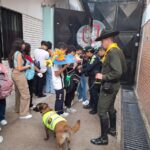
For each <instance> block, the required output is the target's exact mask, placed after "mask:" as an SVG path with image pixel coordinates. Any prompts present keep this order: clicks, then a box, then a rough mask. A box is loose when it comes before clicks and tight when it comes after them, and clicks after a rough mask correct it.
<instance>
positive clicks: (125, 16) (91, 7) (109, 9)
mask: <svg viewBox="0 0 150 150" xmlns="http://www.w3.org/2000/svg"><path fill="white" fill-rule="evenodd" d="M82 3H83V6H84V7H85V11H86V12H87V14H90V15H89V17H90V18H91V17H92V19H96V20H99V21H101V22H102V23H103V24H104V25H105V27H106V29H107V30H110V29H114V30H119V31H120V32H121V34H120V35H119V36H118V38H116V41H117V42H118V43H119V46H120V47H121V48H122V49H123V51H124V54H125V57H126V61H127V65H128V71H127V73H126V74H125V75H124V76H123V77H122V83H123V84H127V85H133V84H134V77H135V70H136V62H137V53H138V47H139V40H140V36H141V35H140V29H141V20H142V14H143V9H144V0H82Z"/></svg>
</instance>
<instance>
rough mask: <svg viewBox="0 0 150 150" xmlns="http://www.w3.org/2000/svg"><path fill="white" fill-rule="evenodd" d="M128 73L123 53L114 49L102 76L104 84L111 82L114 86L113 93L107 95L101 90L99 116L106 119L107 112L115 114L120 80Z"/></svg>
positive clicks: (106, 60)
mask: <svg viewBox="0 0 150 150" xmlns="http://www.w3.org/2000/svg"><path fill="white" fill-rule="evenodd" d="M125 71H126V62H125V58H124V55H123V52H122V50H121V49H119V48H112V49H111V50H110V51H109V52H108V54H107V56H106V58H105V61H104V62H103V67H102V74H103V79H102V81H103V83H105V82H110V83H111V85H112V89H113V91H112V93H106V92H105V91H103V89H101V92H100V98H99V102H98V114H99V115H100V116H101V117H104V118H105V117H106V115H107V112H114V111H115V109H114V102H115V99H116V95H117V93H118V91H119V88H120V78H121V75H122V74H123V72H125Z"/></svg>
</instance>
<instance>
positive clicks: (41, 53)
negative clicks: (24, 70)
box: [33, 49, 49, 73]
mask: <svg viewBox="0 0 150 150" xmlns="http://www.w3.org/2000/svg"><path fill="white" fill-rule="evenodd" d="M33 55H34V59H35V60H36V61H37V62H39V64H40V71H41V72H42V73H45V72H46V71H47V67H46V64H45V60H47V59H48V58H49V53H48V52H47V51H46V50H44V49H35V50H34V53H33Z"/></svg>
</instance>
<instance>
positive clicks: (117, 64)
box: [103, 51, 122, 80]
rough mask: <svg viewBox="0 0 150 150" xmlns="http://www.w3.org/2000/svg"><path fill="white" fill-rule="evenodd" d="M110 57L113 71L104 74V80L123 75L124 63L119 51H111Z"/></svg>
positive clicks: (118, 77)
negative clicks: (122, 63)
mask: <svg viewBox="0 0 150 150" xmlns="http://www.w3.org/2000/svg"><path fill="white" fill-rule="evenodd" d="M109 59H110V62H109V65H110V68H111V71H110V72H109V73H107V74H104V75H103V80H114V79H120V77H121V75H122V65H121V60H120V57H119V55H118V53H116V52H115V51H113V52H110V54H109Z"/></svg>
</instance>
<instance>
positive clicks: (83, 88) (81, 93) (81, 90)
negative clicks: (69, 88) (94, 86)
mask: <svg viewBox="0 0 150 150" xmlns="http://www.w3.org/2000/svg"><path fill="white" fill-rule="evenodd" d="M78 99H83V101H86V100H87V85H86V77H85V75H82V76H81V79H80V84H79V87H78Z"/></svg>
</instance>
